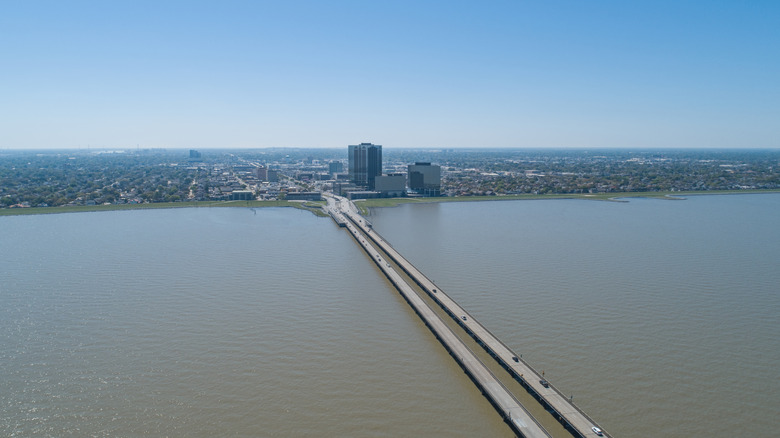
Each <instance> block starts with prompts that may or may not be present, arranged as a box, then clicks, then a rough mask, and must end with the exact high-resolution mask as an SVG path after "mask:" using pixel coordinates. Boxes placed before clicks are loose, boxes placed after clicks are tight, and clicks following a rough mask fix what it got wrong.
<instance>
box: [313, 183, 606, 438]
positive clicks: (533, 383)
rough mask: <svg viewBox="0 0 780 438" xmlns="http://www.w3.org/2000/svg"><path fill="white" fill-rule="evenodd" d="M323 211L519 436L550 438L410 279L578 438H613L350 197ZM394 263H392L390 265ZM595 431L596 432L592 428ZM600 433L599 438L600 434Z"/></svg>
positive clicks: (333, 201)
mask: <svg viewBox="0 0 780 438" xmlns="http://www.w3.org/2000/svg"><path fill="white" fill-rule="evenodd" d="M326 200H327V205H326V206H325V210H326V212H328V213H329V214H330V215H331V217H332V218H333V220H334V221H335V222H336V223H337V224H338V225H339V226H341V227H345V228H346V229H347V230H348V231H349V233H350V235H351V236H352V237H353V238H354V239H355V241H356V242H357V243H358V244H359V245H360V246H361V247H362V248H363V250H365V251H366V253H367V254H368V256H369V257H370V258H371V259H372V260H373V261H374V263H375V264H376V265H377V267H379V269H380V270H381V271H382V273H383V274H384V275H385V276H386V277H387V278H388V280H390V282H391V283H393V285H394V286H395V287H396V289H397V290H398V291H399V293H400V294H401V295H402V296H403V298H404V299H405V300H406V301H407V302H408V303H409V305H410V306H411V307H412V308H413V309H414V311H415V312H416V313H417V315H418V316H419V317H420V318H421V319H422V320H423V322H424V323H425V325H426V326H427V327H428V328H429V329H430V330H431V331H432V332H433V334H434V335H435V336H436V338H437V339H438V340H439V341H440V342H441V343H442V345H444V347H445V348H446V349H447V350H448V351H449V353H450V355H451V356H452V357H453V358H454V359H455V360H456V361H457V362H458V364H459V365H460V366H461V368H463V370H464V371H465V372H466V374H467V375H469V377H470V378H471V380H472V381H473V382H474V383H475V384H476V385H477V386H478V387H479V388H480V390H481V391H482V393H483V394H484V395H485V397H486V398H487V399H488V400H489V401H490V402H491V404H492V405H493V406H494V407H495V408H496V410H497V411H498V413H499V414H500V415H501V416H502V417H503V418H504V420H505V421H506V422H507V423H508V424H509V426H510V427H511V428H512V429H513V430H514V432H515V433H516V434H518V436H521V437H524V438H537V437H551V435H550V434H549V433H548V432H547V431H546V430H545V429H544V427H542V425H541V424H540V423H539V422H538V421H537V420H536V419H535V418H534V417H533V416H532V415H531V414H530V413H529V412H528V411H527V410H526V408H525V407H524V406H523V405H522V404H521V403H520V402H519V401H518V400H517V398H516V397H515V395H514V394H513V393H512V392H511V391H510V390H509V389H508V388H506V386H504V385H503V384H502V383H501V381H500V380H499V379H498V378H497V377H496V376H495V375H494V374H493V373H492V372H491V371H490V370H489V369H488V368H487V366H486V365H485V364H484V363H483V362H482V361H481V360H480V359H479V358H478V357H477V356H476V355H475V354H474V352H473V351H471V350H470V349H469V348H468V346H467V345H466V344H465V343H464V342H463V341H462V340H461V339H460V338H459V337H458V336H457V334H455V332H453V331H452V329H450V328H449V327H448V326H447V324H446V323H445V322H444V321H443V320H442V319H441V317H439V315H438V314H437V313H436V312H434V310H433V309H431V307H430V306H429V305H428V303H427V302H426V301H425V300H424V299H423V298H422V297H421V296H420V295H419V294H418V292H417V291H416V290H415V288H413V287H412V286H411V285H410V284H409V283H408V282H407V280H406V279H405V278H404V276H403V275H401V273H399V272H398V271H397V269H400V270H402V271H403V274H405V277H406V278H409V279H411V280H412V281H413V282H414V283H416V284H417V286H418V287H419V288H420V289H421V290H422V291H423V292H424V293H425V294H427V295H428V297H430V299H432V300H433V302H435V303H436V304H437V305H438V306H440V307H441V308H442V309H443V310H444V311H445V313H446V314H447V315H449V317H450V318H452V319H453V320H454V321H456V322H457V323H458V324H459V325H460V327H461V328H462V329H463V330H464V331H465V332H466V333H468V334H469V336H471V337H472V338H473V339H474V340H475V341H476V342H477V344H479V345H480V346H482V348H484V349H485V351H487V352H488V353H489V354H490V356H491V357H492V358H493V359H494V360H495V361H496V362H497V363H498V364H499V365H500V366H501V367H502V368H503V369H505V370H506V371H507V372H508V373H509V374H510V375H511V377H512V378H513V379H514V380H516V381H517V382H519V383H520V384H521V386H522V387H523V388H525V389H526V390H527V391H528V393H529V394H531V395H532V396H533V398H534V399H536V400H537V401H538V402H539V403H540V404H541V406H542V407H544V409H545V410H546V411H547V412H549V413H550V414H551V415H552V416H553V418H555V419H556V420H557V421H559V422H560V423H561V425H562V426H563V427H564V428H565V429H566V430H567V431H568V432H570V433H571V435H572V436H575V437H582V438H584V437H597V436H606V437H610V436H611V435H609V434H608V433H607V432H606V431H603V430H602V429H601V428H600V427H599V426H598V425H597V423H596V422H595V421H594V420H593V419H591V418H590V417H589V416H588V415H587V414H585V413H584V412H583V411H582V410H580V409H579V408H578V407H577V406H576V405H574V403H572V401H571V399H569V398H567V397H566V396H564V395H563V393H561V392H560V391H558V390H557V389H556V388H555V387H554V386H553V385H552V384H550V383H549V382H547V380H545V378H544V376H543V375H541V374H540V373H538V372H537V371H536V370H535V369H533V368H532V367H531V366H530V365H529V364H528V363H526V362H525V361H524V360H523V359H522V358H521V357H520V356H519V355H518V354H516V353H515V352H514V351H512V350H511V349H510V348H509V347H508V346H507V345H505V344H504V343H503V342H501V340H499V339H498V338H497V337H496V336H495V335H493V334H492V333H491V332H490V331H489V330H488V329H487V328H485V327H484V326H483V325H482V324H481V323H479V321H477V320H476V319H474V317H473V316H472V315H470V314H469V313H468V311H466V309H464V308H462V307H461V306H460V305H458V303H456V302H455V300H453V299H452V298H450V297H449V296H448V295H447V294H446V293H445V292H444V291H443V290H441V288H440V287H439V286H437V285H436V284H434V282H433V281H431V280H430V279H429V278H427V277H426V276H425V275H424V274H423V273H422V272H420V271H419V270H418V269H417V268H416V267H415V266H414V265H412V264H411V263H409V261H407V260H406V259H405V258H404V257H403V256H402V255H401V254H400V253H399V252H398V251H396V250H395V249H394V248H393V247H392V246H391V245H390V244H389V243H388V242H387V241H385V240H384V239H383V238H382V236H380V235H379V234H378V233H376V231H374V230H373V229H372V227H371V224H370V223H368V221H367V220H366V219H365V218H363V217H362V216H361V215H360V214H359V213H358V210H357V208H356V207H355V205H354V204H353V203H352V202H351V201H349V200H348V199H346V198H343V197H338V196H333V195H327V196H326ZM391 262H392V263H391ZM594 428H595V429H594ZM599 433H600V434H601V435H599Z"/></svg>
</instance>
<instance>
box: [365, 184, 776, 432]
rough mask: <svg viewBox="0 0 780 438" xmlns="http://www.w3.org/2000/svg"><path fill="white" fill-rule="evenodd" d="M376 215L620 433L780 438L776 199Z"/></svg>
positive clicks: (410, 252)
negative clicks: (779, 421)
mask: <svg viewBox="0 0 780 438" xmlns="http://www.w3.org/2000/svg"><path fill="white" fill-rule="evenodd" d="M371 220H372V222H373V224H374V227H375V228H376V229H377V230H378V231H379V232H380V233H381V234H382V235H383V236H384V237H385V238H387V239H388V240H389V241H390V242H392V244H393V246H394V247H395V248H396V249H398V250H399V251H401V252H402V253H403V254H404V255H405V256H406V257H407V258H408V259H409V260H410V261H412V262H413V263H415V265H416V266H417V267H418V268H420V269H421V270H422V271H423V272H425V273H426V274H427V275H428V276H429V277H431V278H432V279H434V280H435V281H436V282H437V283H438V284H439V285H440V286H441V287H442V288H444V289H445V290H446V291H447V292H448V293H449V294H450V295H451V296H453V297H454V298H455V299H456V300H458V301H459V303H460V304H462V305H464V306H465V307H466V308H468V309H469V312H471V313H472V314H473V315H475V316H476V317H477V318H478V319H479V320H480V321H481V322H483V323H484V324H485V325H486V326H487V327H488V328H489V329H490V330H492V331H493V333H495V334H496V335H497V336H499V337H500V338H501V339H502V340H503V341H504V342H505V343H506V344H508V345H510V346H511V347H513V348H514V349H516V350H517V351H519V352H520V353H522V354H523V358H524V359H526V360H527V361H529V362H530V363H531V365H533V366H534V367H536V368H537V369H538V370H544V371H545V373H546V376H547V377H548V379H549V380H550V381H551V382H553V384H555V385H556V386H557V387H558V388H560V389H561V390H563V391H564V392H565V393H567V394H571V395H573V397H574V401H575V403H577V404H578V405H579V406H580V407H582V408H583V409H584V410H585V411H586V412H587V413H588V414H590V415H591V416H592V417H594V418H595V419H596V421H598V422H599V423H601V424H602V425H604V426H605V428H606V429H607V430H608V431H609V432H610V433H612V434H613V435H615V436H624V437H627V436H635V437H645V436H665V437H667V436H668V437H672V436H673V437H692V436H710V437H728V436H732V435H733V434H735V433H738V434H740V435H747V436H774V435H775V429H776V426H777V418H778V414H780V397H778V394H780V372H778V366H780V336H778V333H780V227H778V224H780V195H778V194H768V195H740V196H699V197H691V198H690V199H688V200H685V201H668V200H642V199H637V200H634V199H632V200H631V201H630V202H628V203H609V202H595V201H523V202H483V203H459V204H419V205H405V206H401V207H398V208H392V209H376V210H373V211H372V217H371Z"/></svg>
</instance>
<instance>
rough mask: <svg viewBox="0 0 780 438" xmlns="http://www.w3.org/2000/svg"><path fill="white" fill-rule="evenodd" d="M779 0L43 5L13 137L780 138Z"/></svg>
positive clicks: (7, 122) (22, 40) (4, 126)
mask: <svg viewBox="0 0 780 438" xmlns="http://www.w3.org/2000/svg"><path fill="white" fill-rule="evenodd" d="M778 22H780V3H778V2H775V1H769V0H757V1H754V2H749V3H737V2H729V1H689V2H679V1H669V0H661V1H641V2H621V1H613V0H607V1H602V2H582V1H574V0H568V1H561V2H538V3H537V2H525V1H493V2H471V3H470V2H458V3H453V2H443V1H430V2H424V3H423V2H411V1H405V0H403V1H393V2H359V1H337V2H324V1H322V2H314V1H299V0H292V1H286V2H267V1H257V2H252V1H225V2H216V1H210V2H205V1H166V2H153V1H145V0H141V1H133V2H99V1H69V2H57V1H26V2H5V3H3V5H2V6H0V29H2V30H0V35H2V38H0V53H3V55H2V57H0V102H2V103H1V104H0V149H52V148H69V149H70V148H86V147H91V148H96V149H97V148H135V147H138V146H140V147H142V148H148V147H167V148H219V147H224V148H247V147H251V148H266V147H295V148H304V147H305V148H316V147H328V148H338V147H345V146H346V145H347V144H355V143H356V142H361V141H370V142H373V143H376V144H382V145H383V146H384V147H389V148H395V147H398V148H417V147H419V148H423V147H424V148H476V147H489V148H501V147H506V148H539V147H543V148H544V147H555V148H780V123H778V120H780V81H778V78H780V57H778V56H777V53H780V28H778V26H777V23H778Z"/></svg>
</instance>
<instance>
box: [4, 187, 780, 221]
mask: <svg viewBox="0 0 780 438" xmlns="http://www.w3.org/2000/svg"><path fill="white" fill-rule="evenodd" d="M757 193H780V190H722V191H721V190H717V191H716V190H711V191H699V192H697V191H690V192H621V193H594V194H584V193H583V194H579V193H567V194H550V195H496V196H455V197H440V198H386V199H385V198H383V199H365V200H360V201H359V202H357V203H356V205H357V207H358V208H359V209H360V212H361V214H363V215H365V214H368V209H370V208H380V207H395V206H398V205H400V204H410V203H419V202H422V203H430V202H479V201H522V200H539V199H587V200H593V201H620V199H622V198H656V199H683V198H682V197H684V196H696V195H745V194H757ZM322 205H324V202H299V201H192V202H156V203H150V204H120V205H113V204H112V205H83V206H81V205H79V206H65V207H27V208H3V209H0V216H20V215H30V214H58V213H85V212H95V211H118V210H144V209H157V208H213V207H220V208H222V207H243V208H262V207H292V208H299V209H302V210H306V211H310V212H312V213H314V214H315V215H317V216H327V215H326V214H325V213H324V212H322V210H321V208H320V207H321V206H322Z"/></svg>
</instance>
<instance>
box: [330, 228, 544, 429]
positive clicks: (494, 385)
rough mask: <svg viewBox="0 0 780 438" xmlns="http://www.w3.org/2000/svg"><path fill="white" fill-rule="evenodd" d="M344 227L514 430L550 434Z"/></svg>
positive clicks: (361, 237) (379, 256)
mask: <svg viewBox="0 0 780 438" xmlns="http://www.w3.org/2000/svg"><path fill="white" fill-rule="evenodd" d="M339 225H341V224H339ZM346 228H347V230H348V231H349V232H350V234H351V235H352V236H353V237H354V238H355V240H356V241H357V242H358V243H359V244H360V245H361V246H362V247H363V249H364V250H365V251H366V252H367V253H368V255H369V256H370V257H371V259H372V260H373V261H374V262H375V263H376V264H377V266H378V267H379V268H380V269H381V270H382V272H383V273H384V274H385V276H387V278H388V279H389V280H390V281H391V282H392V283H393V284H394V285H395V286H396V288H397V289H398V291H399V292H400V293H401V295H402V296H403V297H404V298H405V299H406V301H407V302H408V303H409V304H410V305H411V306H412V308H413V309H414V310H415V312H417V314H418V315H420V317H421V318H422V319H423V321H424V322H425V324H426V325H427V326H428V327H429V328H430V330H431V331H432V332H433V333H434V335H435V336H436V337H437V338H438V339H439V340H440V342H441V343H442V344H443V345H444V346H445V348H447V350H448V351H449V352H450V354H451V355H452V356H453V357H454V358H455V359H456V360H457V361H458V363H459V364H460V365H461V367H463V369H464V370H465V371H466V373H467V374H468V375H469V376H470V377H471V379H472V380H473V381H474V382H475V383H476V384H477V386H478V387H479V388H480V389H481V390H482V392H483V394H485V396H486V397H487V398H488V400H490V402H491V403H492V404H493V406H495V407H496V409H497V410H498V411H499V412H500V413H501V414H502V415H503V417H504V418H505V419H506V420H507V422H508V423H509V424H510V425H511V427H512V428H513V429H514V430H515V432H517V433H519V434H521V436H523V437H526V438H549V437H550V434H549V433H547V431H546V430H544V428H543V427H542V426H541V425H540V424H539V423H538V422H537V421H536V419H534V417H533V416H532V415H531V414H530V413H528V412H527V411H526V410H525V408H524V407H523V406H522V405H521V404H520V402H519V401H517V399H516V398H515V397H514V395H512V393H511V392H510V391H509V390H508V389H507V388H506V387H504V385H503V384H502V383H501V382H500V381H499V380H498V379H497V378H496V377H495V375H493V373H492V372H490V370H489V369H488V368H487V367H486V366H485V364H483V363H482V361H480V360H479V358H477V356H476V355H474V353H473V352H472V351H471V350H470V349H469V348H468V347H467V346H466V345H465V344H464V343H463V341H462V340H461V339H460V338H458V336H457V335H456V334H455V333H454V332H453V331H452V330H451V329H450V328H449V327H448V326H447V324H446V323H445V322H444V321H442V320H441V318H439V316H438V315H437V314H436V312H434V311H433V309H431V308H430V307H429V306H428V304H427V303H426V302H425V301H424V300H423V299H422V298H421V297H420V296H419V295H418V294H417V292H415V290H414V288H412V287H411V286H410V285H409V284H408V283H407V282H406V280H404V278H403V277H402V276H401V275H400V274H399V273H398V272H397V271H396V270H395V269H394V268H393V267H392V266H390V264H389V263H387V260H384V258H385V257H386V256H385V254H383V253H380V252H379V251H378V250H377V249H376V248H375V247H374V246H373V245H371V243H370V239H368V238H367V237H366V235H365V233H364V232H361V230H360V229H358V228H357V227H356V226H355V225H354V224H353V222H351V221H347V222H346Z"/></svg>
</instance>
